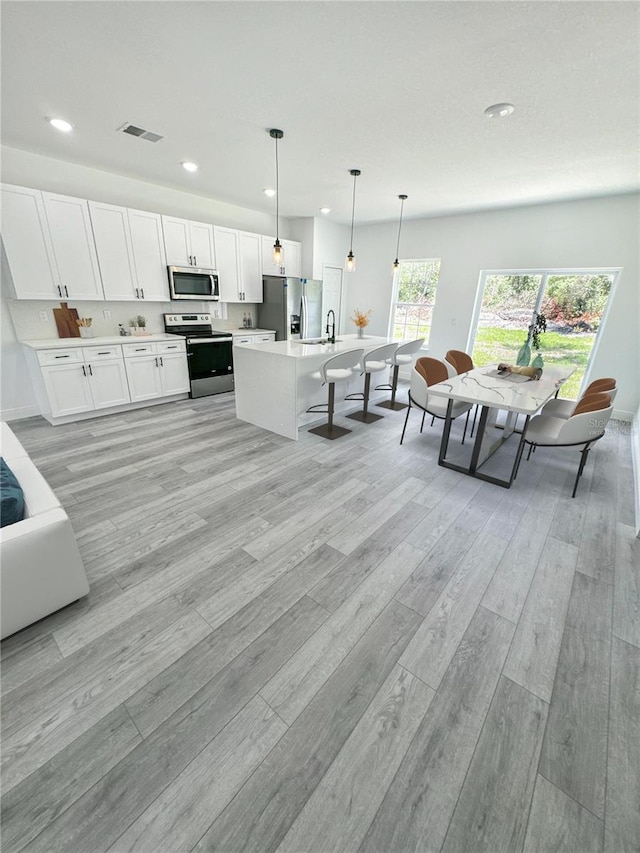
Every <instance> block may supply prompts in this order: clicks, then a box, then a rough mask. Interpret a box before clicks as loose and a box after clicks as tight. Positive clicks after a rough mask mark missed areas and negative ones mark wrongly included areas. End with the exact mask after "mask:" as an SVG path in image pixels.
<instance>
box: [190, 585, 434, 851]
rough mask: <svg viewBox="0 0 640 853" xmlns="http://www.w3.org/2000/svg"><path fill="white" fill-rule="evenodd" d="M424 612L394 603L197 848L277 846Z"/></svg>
mask: <svg viewBox="0 0 640 853" xmlns="http://www.w3.org/2000/svg"><path fill="white" fill-rule="evenodd" d="M418 619H419V617H418V616H417V615H416V614H415V613H412V612H411V611H410V610H407V608H406V607H404V606H403V605H402V604H398V603H397V602H392V603H391V604H390V605H389V606H388V607H387V608H385V610H384V611H383V613H382V614H381V615H380V616H379V617H378V619H376V621H375V622H374V624H373V625H372V626H371V628H370V629H369V631H368V632H367V633H366V634H365V635H364V636H363V638H362V640H361V641H360V642H359V643H358V645H357V646H356V647H355V648H354V650H353V652H352V653H351V654H350V655H349V656H348V657H347V658H346V659H345V661H344V663H343V664H342V666H340V667H339V668H338V669H337V670H336V672H335V673H334V674H333V676H332V677H331V678H330V679H329V680H328V681H327V682H326V684H325V685H324V687H323V688H322V690H321V691H320V692H319V694H318V695H317V697H316V699H315V700H314V701H313V702H312V703H311V704H310V705H309V706H308V707H307V709H306V710H305V711H304V712H303V713H302V714H301V715H300V716H299V717H298V719H297V720H296V722H295V723H294V724H293V725H292V726H291V728H290V729H289V730H288V731H287V733H286V734H285V735H284V736H283V737H282V739H281V740H280V741H279V742H278V744H277V745H276V746H275V747H274V749H273V750H272V751H271V752H270V753H269V755H268V756H267V758H266V759H265V760H264V762H263V763H262V764H261V765H260V767H259V768H258V770H256V772H255V773H254V774H253V776H252V777H251V779H250V780H249V781H248V782H247V784H246V785H245V786H244V787H243V788H242V789H241V791H240V792H239V793H238V794H237V796H236V797H235V799H234V800H233V801H232V802H231V803H230V804H229V805H228V806H227V808H226V809H225V810H224V812H223V813H222V815H221V816H220V817H219V818H218V819H217V820H216V821H215V822H214V823H213V825H212V826H211V828H210V829H209V831H208V832H207V833H206V834H205V835H204V836H203V837H202V839H201V841H200V842H199V844H197V845H196V846H195V847H194V851H203V850H212V849H215V850H261V851H271V850H275V849H276V847H277V846H278V845H279V844H280V842H281V841H282V839H283V838H284V836H285V835H286V834H287V832H288V831H289V829H290V827H291V825H292V824H293V821H294V820H295V819H296V818H297V816H298V814H299V813H300V811H301V810H302V807H303V806H304V804H305V803H306V801H307V800H308V798H309V796H310V795H311V794H312V793H313V791H314V790H315V788H316V787H317V785H318V784H319V782H320V780H321V779H322V777H323V776H324V774H325V772H326V771H327V769H328V767H329V766H330V764H331V763H332V761H333V760H334V758H335V757H336V755H337V754H338V753H339V751H340V749H341V748H342V746H343V744H344V743H345V741H346V740H347V738H348V737H349V735H350V734H351V732H352V731H353V729H354V728H355V726H356V725H357V723H358V721H359V720H360V718H361V717H362V715H363V713H364V712H365V710H366V708H367V706H368V705H369V703H370V701H371V699H372V698H373V697H374V696H375V694H376V693H377V692H378V690H379V689H380V686H381V685H382V684H383V683H384V681H385V680H386V678H387V677H388V676H389V673H390V672H391V670H392V669H393V667H394V666H395V664H396V662H397V659H398V655H399V654H401V652H402V650H403V648H404V646H405V645H406V643H407V641H408V639H409V637H410V636H411V635H412V634H413V632H414V631H415V629H416V627H417V622H418Z"/></svg>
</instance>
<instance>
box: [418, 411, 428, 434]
mask: <svg viewBox="0 0 640 853" xmlns="http://www.w3.org/2000/svg"><path fill="white" fill-rule="evenodd" d="M426 414H427V413H426V412H423V413H422V422H421V424H420V432H422V429H423V427H424V417H425V415H426Z"/></svg>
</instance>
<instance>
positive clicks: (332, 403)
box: [327, 382, 336, 429]
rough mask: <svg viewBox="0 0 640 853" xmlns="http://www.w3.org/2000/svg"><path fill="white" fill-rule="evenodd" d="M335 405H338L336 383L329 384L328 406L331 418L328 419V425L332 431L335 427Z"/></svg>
mask: <svg viewBox="0 0 640 853" xmlns="http://www.w3.org/2000/svg"><path fill="white" fill-rule="evenodd" d="M335 404H336V383H335V382H330V383H329V406H328V410H329V417H328V418H327V424H328V426H329V429H331V428H332V427H333V412H334V409H335Z"/></svg>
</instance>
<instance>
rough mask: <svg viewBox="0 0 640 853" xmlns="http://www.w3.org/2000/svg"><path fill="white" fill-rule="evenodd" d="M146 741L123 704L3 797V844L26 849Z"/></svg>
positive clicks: (6, 849)
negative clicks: (27, 845) (143, 740)
mask: <svg viewBox="0 0 640 853" xmlns="http://www.w3.org/2000/svg"><path fill="white" fill-rule="evenodd" d="M141 741H142V738H141V737H140V734H139V733H138V730H137V729H136V727H135V726H134V724H133V722H132V721H131V718H130V717H129V715H128V714H127V712H126V711H125V710H124V708H123V707H122V706H121V705H120V706H119V707H117V708H115V709H114V710H113V711H111V713H110V714H107V716H106V717H104V718H103V719H102V720H99V721H98V722H97V723H96V725H95V726H93V727H92V728H90V729H88V731H86V732H85V733H84V734H82V735H81V736H80V737H79V738H77V739H76V740H75V741H73V743H71V745H70V746H69V747H68V748H67V749H65V750H63V751H62V752H60V753H59V754H58V755H56V756H55V757H54V758H52V759H51V760H50V761H48V762H47V763H46V764H44V765H43V766H42V767H40V769H39V770H37V771H36V772H35V773H32V774H31V775H30V776H29V777H27V778H26V779H25V780H24V781H22V782H21V783H20V784H19V785H16V787H15V788H13V790H11V791H9V792H7V793H5V794H4V796H3V798H2V845H3V849H4V850H5V851H9V850H21V849H22V847H24V846H25V845H26V844H28V843H29V841H31V840H32V839H34V838H35V837H36V836H37V835H38V834H39V833H40V832H41V831H42V830H43V829H45V827H46V826H47V825H48V824H49V823H51V821H53V820H55V819H56V817H58V815H60V814H62V812H64V811H65V810H66V809H68V808H69V807H70V806H71V805H72V804H73V803H75V802H76V801H77V800H78V799H79V798H80V797H81V796H82V795H83V794H84V793H86V792H87V791H88V790H89V789H90V788H91V787H92V786H93V785H94V784H95V783H96V782H98V781H99V780H100V779H101V778H102V777H103V776H104V774H105V773H108V772H109V770H111V768H112V767H115V766H116V764H118V762H119V761H121V759H123V758H124V757H125V755H128V754H129V753H130V752H131V750H132V749H134V748H135V747H136V746H137V744H139V743H140V742H141Z"/></svg>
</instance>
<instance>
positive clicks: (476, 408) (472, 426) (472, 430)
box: [471, 406, 478, 438]
mask: <svg viewBox="0 0 640 853" xmlns="http://www.w3.org/2000/svg"><path fill="white" fill-rule="evenodd" d="M477 417H478V407H477V406H476V407H475V410H474V412H473V423H472V424H471V438H473V433H474V431H475V428H476V418H477Z"/></svg>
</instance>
